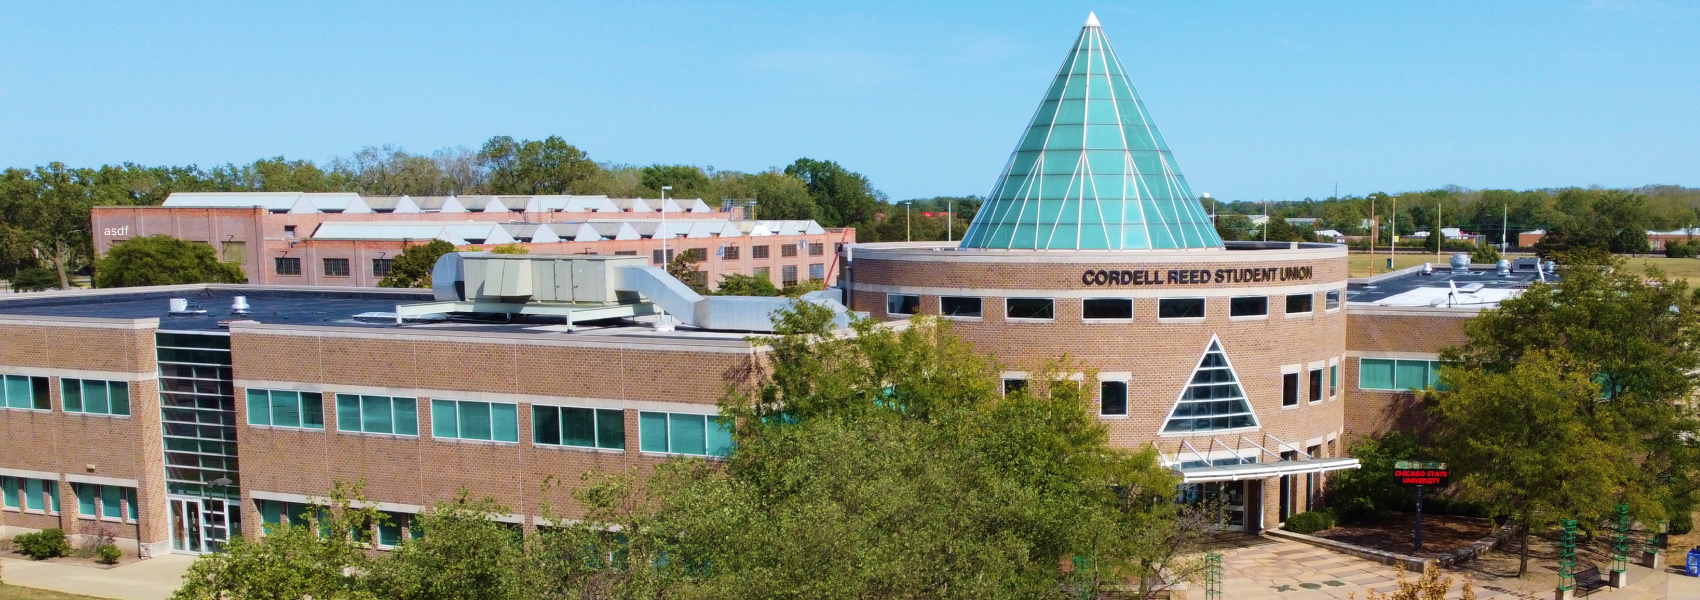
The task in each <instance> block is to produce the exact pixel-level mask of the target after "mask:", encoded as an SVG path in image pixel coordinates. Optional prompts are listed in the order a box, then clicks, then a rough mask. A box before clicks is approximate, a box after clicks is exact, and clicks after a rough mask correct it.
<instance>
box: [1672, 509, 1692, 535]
mask: <svg viewBox="0 0 1700 600" xmlns="http://www.w3.org/2000/svg"><path fill="white" fill-rule="evenodd" d="M1690 531H1694V513H1693V512H1691V511H1686V510H1685V511H1679V512H1677V513H1675V514H1672V515H1671V516H1670V533H1671V535H1683V534H1686V533H1688V532H1690Z"/></svg>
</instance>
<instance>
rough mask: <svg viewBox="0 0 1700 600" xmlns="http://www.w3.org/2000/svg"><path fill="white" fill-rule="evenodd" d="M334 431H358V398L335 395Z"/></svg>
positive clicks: (355, 396) (348, 395)
mask: <svg viewBox="0 0 1700 600" xmlns="http://www.w3.org/2000/svg"><path fill="white" fill-rule="evenodd" d="M336 430H337V431H360V396H358V395H355V394H337V395H336Z"/></svg>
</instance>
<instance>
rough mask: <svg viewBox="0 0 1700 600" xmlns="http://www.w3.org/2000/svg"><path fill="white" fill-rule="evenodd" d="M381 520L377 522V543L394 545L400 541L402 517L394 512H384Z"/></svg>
mask: <svg viewBox="0 0 1700 600" xmlns="http://www.w3.org/2000/svg"><path fill="white" fill-rule="evenodd" d="M384 516H385V517H389V518H387V519H384V520H383V522H381V523H379V524H378V544H379V545H383V546H394V545H396V544H400V543H401V521H402V519H403V518H404V517H403V516H402V515H399V514H396V513H388V512H387V513H384Z"/></svg>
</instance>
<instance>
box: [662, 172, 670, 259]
mask: <svg viewBox="0 0 1700 600" xmlns="http://www.w3.org/2000/svg"><path fill="white" fill-rule="evenodd" d="M671 189H673V186H670V185H664V186H661V230H662V231H663V232H664V233H663V234H662V237H661V264H662V265H663V268H665V265H666V264H667V263H669V262H671V261H670V260H668V256H667V238H670V237H673V234H672V232H669V231H667V190H671Z"/></svg>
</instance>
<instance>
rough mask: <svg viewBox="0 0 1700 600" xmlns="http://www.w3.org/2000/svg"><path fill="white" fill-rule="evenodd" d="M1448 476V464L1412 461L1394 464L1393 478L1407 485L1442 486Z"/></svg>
mask: <svg viewBox="0 0 1700 600" xmlns="http://www.w3.org/2000/svg"><path fill="white" fill-rule="evenodd" d="M1446 476H1447V471H1446V463H1439V462H1418V461H1411V460H1401V461H1397V462H1395V463H1393V478H1394V479H1397V480H1399V483H1402V484H1405V485H1442V484H1444V483H1446Z"/></svg>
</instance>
